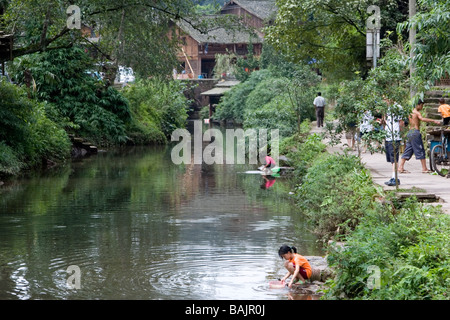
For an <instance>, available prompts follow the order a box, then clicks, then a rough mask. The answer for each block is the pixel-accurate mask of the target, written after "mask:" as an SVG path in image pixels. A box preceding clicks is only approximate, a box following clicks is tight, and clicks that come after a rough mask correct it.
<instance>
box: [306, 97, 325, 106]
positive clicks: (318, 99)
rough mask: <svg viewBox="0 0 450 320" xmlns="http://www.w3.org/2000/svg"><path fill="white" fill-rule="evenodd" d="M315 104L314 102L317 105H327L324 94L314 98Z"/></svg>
mask: <svg viewBox="0 0 450 320" xmlns="http://www.w3.org/2000/svg"><path fill="white" fill-rule="evenodd" d="M309 101H311V100H309ZM313 104H314V105H315V106H316V107H325V99H324V98H323V97H322V96H317V97H316V98H315V99H314V102H313Z"/></svg>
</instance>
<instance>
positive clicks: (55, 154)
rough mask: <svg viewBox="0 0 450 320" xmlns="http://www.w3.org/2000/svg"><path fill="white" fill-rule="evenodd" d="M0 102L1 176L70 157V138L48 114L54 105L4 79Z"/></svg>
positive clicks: (0, 81)
mask: <svg viewBox="0 0 450 320" xmlns="http://www.w3.org/2000/svg"><path fill="white" fill-rule="evenodd" d="M0 105H1V108H0V176H1V175H11V174H17V173H19V172H20V171H21V170H22V169H24V168H27V167H33V166H37V165H40V164H42V163H43V162H44V161H45V160H50V161H52V162H61V161H64V160H65V159H66V158H68V157H69V155H70V145H71V144H70V141H69V138H68V136H67V133H66V132H65V131H64V129H63V128H61V126H60V125H58V124H57V123H55V122H54V121H52V120H51V119H50V117H49V116H48V114H49V113H52V106H51V105H50V104H47V103H43V102H38V101H36V100H34V99H33V100H30V99H28V97H27V94H26V91H25V90H24V89H22V88H19V87H17V86H15V85H13V84H10V83H8V82H6V81H4V80H0Z"/></svg>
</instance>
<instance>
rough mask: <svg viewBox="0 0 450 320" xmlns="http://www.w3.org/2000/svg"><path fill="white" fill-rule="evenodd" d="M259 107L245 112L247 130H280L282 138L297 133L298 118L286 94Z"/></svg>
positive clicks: (275, 97)
mask: <svg viewBox="0 0 450 320" xmlns="http://www.w3.org/2000/svg"><path fill="white" fill-rule="evenodd" d="M266 92H270V91H266ZM258 106H259V107H258V108H252V109H248V110H246V111H245V117H246V120H245V121H244V127H245V128H263V129H278V130H279V135H280V137H288V136H290V135H292V134H294V133H295V130H296V116H295V113H294V112H293V110H292V108H290V104H289V98H288V96H287V95H286V94H283V95H276V96H274V97H273V98H272V99H270V100H269V101H268V102H267V103H266V104H264V105H262V106H260V105H258Z"/></svg>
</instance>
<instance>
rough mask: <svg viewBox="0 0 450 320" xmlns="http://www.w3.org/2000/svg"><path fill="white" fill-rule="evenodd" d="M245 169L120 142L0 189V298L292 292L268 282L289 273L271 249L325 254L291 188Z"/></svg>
mask: <svg viewBox="0 0 450 320" xmlns="http://www.w3.org/2000/svg"><path fill="white" fill-rule="evenodd" d="M252 169H254V168H253V167H252V166H249V165H234V166H233V165H211V166H207V165H178V166H176V165H173V164H171V161H170V149H169V148H167V147H145V148H127V149H122V150H116V151H110V152H108V153H104V154H99V155H98V156H95V157H92V158H89V159H87V160H84V161H82V162H77V163H73V164H72V165H69V166H67V167H65V168H61V169H59V170H58V171H56V172H55V171H50V172H46V173H44V174H41V175H37V176H35V177H30V178H27V179H24V180H22V181H17V182H14V183H10V184H7V185H5V186H3V187H2V188H1V189H0V240H1V243H2V246H1V248H0V299H287V298H289V296H288V295H289V294H293V293H289V292H282V291H281V292H280V291H273V290H269V289H268V286H267V282H268V280H271V279H274V278H276V277H277V276H278V275H279V274H283V273H284V270H283V269H282V262H281V260H280V259H279V258H278V256H277V248H278V247H279V245H280V244H281V243H291V244H295V245H296V246H297V247H298V248H301V249H300V251H301V253H302V254H304V255H318V254H321V249H320V248H319V247H318V245H317V243H316V242H315V238H314V236H312V235H311V234H310V233H309V232H308V231H307V230H306V228H305V227H302V225H303V224H302V220H301V219H302V218H301V215H298V214H296V213H295V212H294V209H293V208H292V206H291V205H290V204H289V201H288V193H289V189H288V187H287V186H286V184H284V183H283V181H282V180H281V179H279V180H277V183H275V184H274V185H272V186H271V187H270V189H264V190H263V189H261V188H260V186H261V184H262V183H263V178H262V177H261V176H260V175H250V174H242V172H245V171H246V170H252ZM70 265H77V266H79V267H80V270H81V289H80V290H72V289H69V288H68V286H67V279H68V276H69V275H68V273H67V272H66V270H67V267H68V266H70ZM294 297H295V294H294ZM297 297H298V296H297ZM302 297H303V296H302Z"/></svg>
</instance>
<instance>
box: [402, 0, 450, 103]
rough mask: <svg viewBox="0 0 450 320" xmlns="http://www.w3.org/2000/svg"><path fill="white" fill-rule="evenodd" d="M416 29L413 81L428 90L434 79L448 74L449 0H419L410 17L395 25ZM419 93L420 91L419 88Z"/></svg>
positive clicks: (449, 44) (449, 69)
mask: <svg viewBox="0 0 450 320" xmlns="http://www.w3.org/2000/svg"><path fill="white" fill-rule="evenodd" d="M412 26H415V28H416V30H417V35H416V44H415V46H414V49H413V50H414V58H413V60H412V61H410V63H411V64H413V66H414V68H415V72H414V74H413V81H414V82H413V83H414V86H416V87H417V88H418V89H425V90H426V89H429V88H430V87H431V86H432V85H434V83H435V81H436V80H439V79H441V78H442V77H444V76H446V75H447V76H448V74H449V73H450V3H449V2H448V1H446V0H419V1H418V10H417V13H416V15H415V16H414V17H412V19H410V20H408V21H406V22H403V23H401V24H399V25H398V30H399V31H403V30H405V29H407V30H409V29H410V28H411V27H412ZM419 94H420V90H419Z"/></svg>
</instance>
